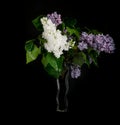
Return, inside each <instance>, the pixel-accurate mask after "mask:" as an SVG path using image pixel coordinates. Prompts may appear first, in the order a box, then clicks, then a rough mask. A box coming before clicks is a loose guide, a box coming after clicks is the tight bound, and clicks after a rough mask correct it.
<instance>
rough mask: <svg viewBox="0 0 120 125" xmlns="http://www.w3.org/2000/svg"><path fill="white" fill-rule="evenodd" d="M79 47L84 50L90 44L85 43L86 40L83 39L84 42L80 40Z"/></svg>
mask: <svg viewBox="0 0 120 125" xmlns="http://www.w3.org/2000/svg"><path fill="white" fill-rule="evenodd" d="M78 48H79V49H80V50H81V51H82V50H84V49H87V48H88V45H87V43H85V42H84V41H82V42H79V44H78Z"/></svg>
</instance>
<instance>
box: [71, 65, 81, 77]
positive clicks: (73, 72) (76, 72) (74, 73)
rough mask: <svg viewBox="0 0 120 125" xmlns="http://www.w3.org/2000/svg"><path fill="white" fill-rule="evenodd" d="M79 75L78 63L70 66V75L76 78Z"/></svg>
mask: <svg viewBox="0 0 120 125" xmlns="http://www.w3.org/2000/svg"><path fill="white" fill-rule="evenodd" d="M80 75H81V70H80V66H79V65H72V66H71V77H72V78H78V77H79V76H80Z"/></svg>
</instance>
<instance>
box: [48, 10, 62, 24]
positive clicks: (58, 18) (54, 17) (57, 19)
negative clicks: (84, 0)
mask: <svg viewBox="0 0 120 125" xmlns="http://www.w3.org/2000/svg"><path fill="white" fill-rule="evenodd" d="M47 18H49V19H51V21H52V22H53V23H54V24H55V25H56V26H58V25H59V24H61V23H62V21H61V15H60V14H57V12H54V13H52V14H47Z"/></svg>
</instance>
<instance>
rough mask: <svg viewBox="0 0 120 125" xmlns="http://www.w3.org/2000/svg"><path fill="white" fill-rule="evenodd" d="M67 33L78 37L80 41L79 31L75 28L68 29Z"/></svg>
mask: <svg viewBox="0 0 120 125" xmlns="http://www.w3.org/2000/svg"><path fill="white" fill-rule="evenodd" d="M66 29H67V31H68V32H69V33H70V35H73V34H74V35H76V36H77V38H78V39H79V38H80V34H79V32H78V30H77V29H74V28H70V27H66Z"/></svg>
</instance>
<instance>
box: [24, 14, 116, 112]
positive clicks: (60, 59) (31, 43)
mask: <svg viewBox="0 0 120 125" xmlns="http://www.w3.org/2000/svg"><path fill="white" fill-rule="evenodd" d="M32 23H33V25H34V26H35V28H36V29H37V30H38V32H39V35H38V36H37V37H36V38H33V39H31V40H28V41H26V43H25V50H26V63H27V64H28V63H30V62H32V61H34V60H36V59H37V58H38V57H39V56H41V63H42V64H43V66H44V69H45V70H46V71H47V73H48V74H49V75H51V76H53V77H54V78H56V79H57V88H58V91H57V95H56V101H57V111H66V109H67V107H68V101H67V96H66V95H67V92H68V88H69V84H68V83H69V82H68V76H69V74H70V75H71V77H72V78H78V77H79V76H80V75H81V68H82V66H83V65H85V64H86V65H88V67H89V66H90V65H91V64H95V65H96V66H97V65H98V64H97V58H98V56H99V55H100V54H101V53H113V52H114V50H115V44H114V40H113V38H112V37H111V36H110V35H109V34H106V35H104V34H103V33H101V32H98V31H97V30H90V29H88V28H85V29H84V30H83V29H82V28H80V27H79V26H78V25H77V20H76V19H69V18H64V19H63V18H62V17H61V15H60V14H57V12H54V13H51V14H47V15H40V16H38V17H37V18H35V19H34V20H33V21H32ZM59 78H65V85H66V93H65V96H64V99H65V105H66V106H65V107H66V108H65V110H60V103H59V93H60V81H59Z"/></svg>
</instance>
